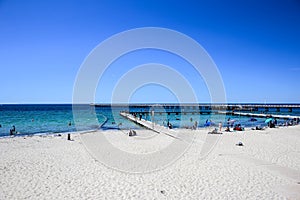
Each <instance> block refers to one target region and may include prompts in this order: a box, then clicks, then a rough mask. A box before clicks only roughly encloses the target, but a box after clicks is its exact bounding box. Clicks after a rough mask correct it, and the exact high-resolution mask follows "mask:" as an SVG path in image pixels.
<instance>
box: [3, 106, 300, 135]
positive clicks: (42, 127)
mask: <svg viewBox="0 0 300 200" xmlns="http://www.w3.org/2000/svg"><path fill="white" fill-rule="evenodd" d="M88 107H91V109H90V110H84V109H83V110H82V111H81V112H82V113H81V114H80V119H74V113H73V110H72V105H71V104H4V105H0V125H1V126H0V137H3V136H9V134H10V129H11V128H12V127H13V126H15V128H16V132H17V135H21V136H22V135H32V134H52V133H69V132H77V131H89V130H97V129H100V130H111V129H130V128H133V129H142V128H141V127H140V126H138V125H136V124H135V123H133V122H130V121H128V120H127V119H125V118H123V117H122V116H120V115H119V113H120V111H130V112H133V113H134V112H136V113H137V115H138V116H137V117H139V112H143V115H142V118H144V119H147V120H150V121H154V122H155V123H158V124H161V125H164V126H167V123H168V121H169V122H170V123H171V124H172V125H173V128H184V127H191V126H193V125H194V124H195V121H197V125H198V127H199V128H204V127H205V123H206V122H207V121H212V122H213V123H214V124H215V125H216V126H218V123H219V122H222V123H223V126H226V122H227V120H228V118H231V119H234V120H235V121H236V122H235V123H240V124H241V125H242V126H244V127H255V126H265V125H266V124H265V118H256V120H257V121H251V120H250V117H245V116H226V115H223V114H216V113H214V112H207V113H203V114H199V113H197V112H196V111H195V110H192V108H190V109H189V108H186V107H181V106H175V108H172V109H171V108H166V107H163V106H154V107H153V106H143V107H138V106H130V107H128V106H109V105H106V106H97V107H94V106H92V105H88ZM152 110H153V114H154V115H153V116H152V113H151V111H152ZM85 112H93V113H94V114H95V116H96V119H94V118H93V117H91V115H90V114H89V113H88V114H85ZM168 112H169V113H168ZM257 112H262V111H261V110H258V111H257ZM268 112H269V113H270V114H282V115H287V114H288V115H293V116H300V110H299V109H295V110H293V111H292V112H289V110H288V109H287V110H284V109H282V110H281V112H279V113H278V112H276V110H272V109H270V110H269V111H268ZM76 120H77V121H78V120H79V121H80V123H78V122H77V123H76ZM278 123H279V124H280V123H282V124H283V123H285V120H281V119H278Z"/></svg>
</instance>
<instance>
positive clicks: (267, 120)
mask: <svg viewBox="0 0 300 200" xmlns="http://www.w3.org/2000/svg"><path fill="white" fill-rule="evenodd" d="M272 120H273V118H268V119H266V121H265V123H269V122H270V121H272Z"/></svg>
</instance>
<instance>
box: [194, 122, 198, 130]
mask: <svg viewBox="0 0 300 200" xmlns="http://www.w3.org/2000/svg"><path fill="white" fill-rule="evenodd" d="M197 127H198V122H197V121H195V123H194V126H193V129H194V130H196V129H197Z"/></svg>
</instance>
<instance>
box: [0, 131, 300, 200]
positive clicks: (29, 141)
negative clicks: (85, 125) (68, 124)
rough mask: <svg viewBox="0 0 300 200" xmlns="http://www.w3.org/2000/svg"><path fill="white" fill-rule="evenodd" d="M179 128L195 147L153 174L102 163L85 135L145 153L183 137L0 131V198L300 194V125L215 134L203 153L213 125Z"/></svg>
mask: <svg viewBox="0 0 300 200" xmlns="http://www.w3.org/2000/svg"><path fill="white" fill-rule="evenodd" d="M176 131H177V132H180V133H181V136H182V135H184V134H187V135H188V134H194V135H195V138H194V140H193V142H192V143H191V145H190V146H189V148H187V149H186V151H185V152H184V153H183V154H182V155H181V156H180V157H179V158H178V159H176V160H175V161H174V162H172V163H171V164H169V165H167V166H163V167H161V168H160V169H158V170H155V171H152V172H147V173H128V172H124V171H120V170H116V169H113V168H112V167H110V166H108V165H105V164H103V163H102V162H101V161H99V160H97V158H96V157H95V156H94V155H93V153H92V152H91V149H89V147H87V146H86V141H85V140H86V139H87V138H88V139H92V138H93V136H95V135H97V134H100V135H102V136H104V137H105V138H106V139H107V141H109V143H110V144H112V145H113V146H114V147H116V148H119V149H120V151H123V152H127V153H132V154H138V155H140V154H151V152H157V151H158V152H159V151H160V150H163V149H165V148H166V147H167V146H168V145H170V144H171V143H172V142H174V141H175V140H178V139H176V138H172V137H170V136H167V135H164V134H160V135H159V136H157V133H154V132H152V131H150V130H136V132H137V136H135V137H128V136H127V135H125V134H124V132H122V131H103V132H100V133H97V132H93V133H86V134H85V136H86V137H85V136H84V137H82V136H80V134H72V136H71V137H72V141H68V140H67V139H66V138H67V135H66V134H62V136H54V135H47V136H26V137H13V138H1V139H0V199H300V126H293V127H288V128H287V127H281V128H273V129H266V130H263V131H258V130H257V131H254V130H246V131H243V132H229V133H227V132H223V134H222V135H211V137H219V141H218V143H217V144H216V146H215V148H213V149H212V151H211V152H209V154H208V155H207V156H206V157H204V158H203V157H201V156H200V153H201V149H202V148H203V144H204V141H205V139H206V137H207V132H208V131H209V130H207V129H202V130H195V131H192V130H184V129H182V130H176ZM181 136H180V137H181ZM178 137H179V136H178ZM181 142H182V143H184V142H186V139H185V138H183V139H182V140H181ZM239 142H242V143H243V145H244V146H237V145H236V144H237V143H239ZM178 144H179V143H178ZM113 159H114V162H118V160H121V159H122V158H113ZM120 162H121V161H120Z"/></svg>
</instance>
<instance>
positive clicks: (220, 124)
mask: <svg viewBox="0 0 300 200" xmlns="http://www.w3.org/2000/svg"><path fill="white" fill-rule="evenodd" d="M219 131H220V132H221V131H222V122H219Z"/></svg>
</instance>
